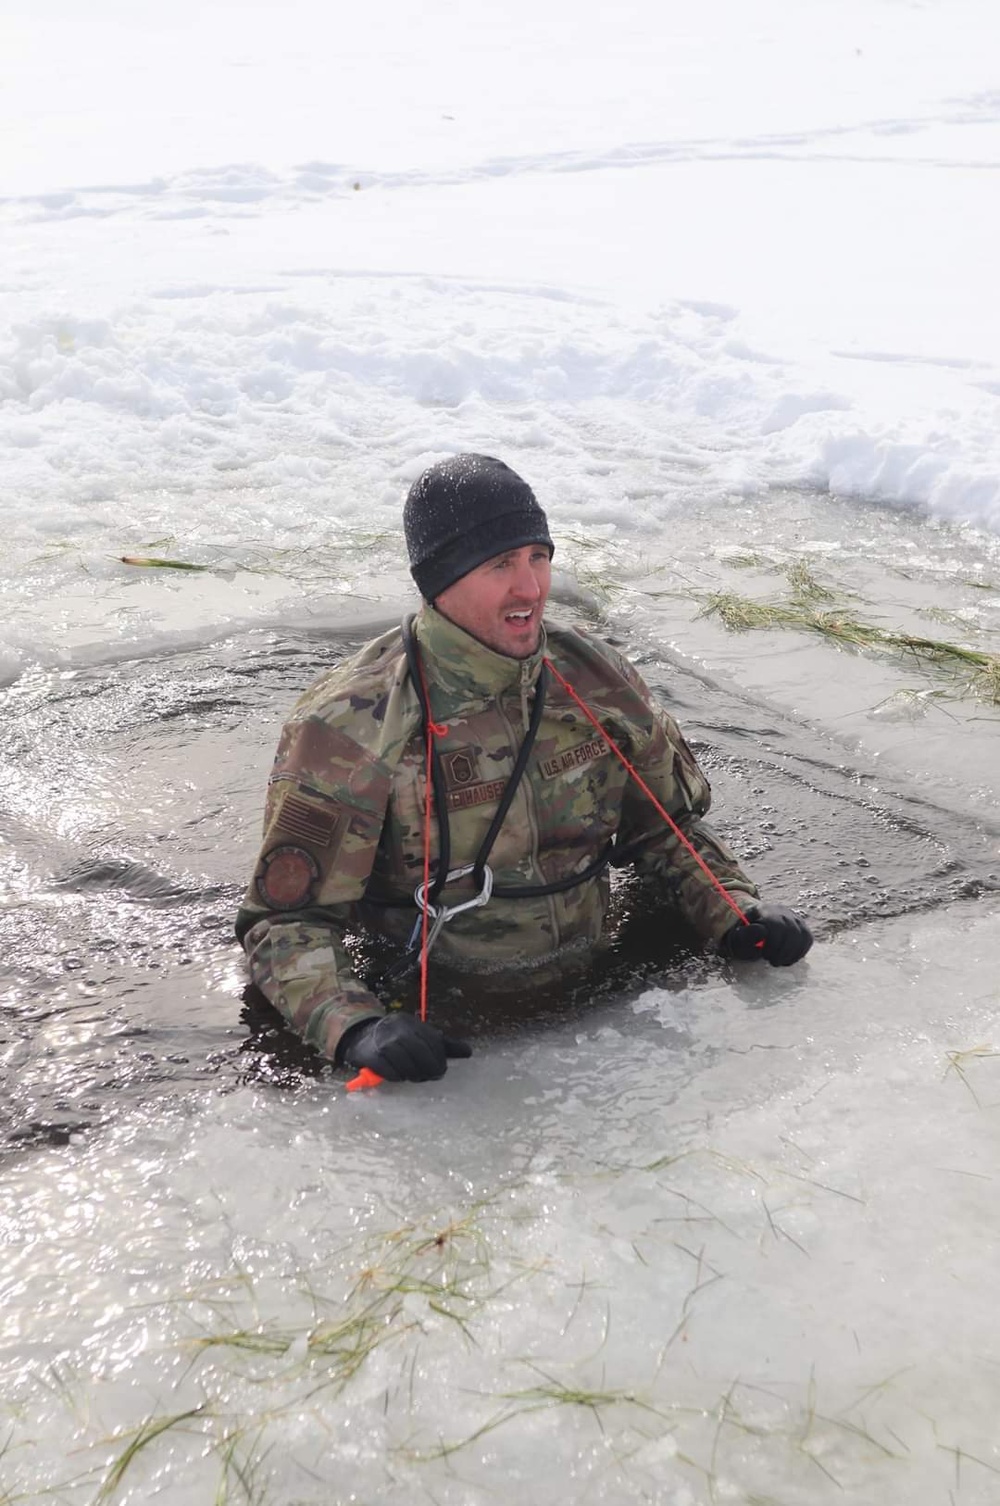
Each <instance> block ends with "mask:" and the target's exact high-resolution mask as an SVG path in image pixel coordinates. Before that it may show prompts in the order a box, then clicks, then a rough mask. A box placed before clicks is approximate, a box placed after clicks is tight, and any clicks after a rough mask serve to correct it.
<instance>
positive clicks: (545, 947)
mask: <svg viewBox="0 0 1000 1506" xmlns="http://www.w3.org/2000/svg"><path fill="white" fill-rule="evenodd" d="M415 636H416V641H417V643H418V645H419V653H420V659H421V662H422V664H423V666H424V672H425V675H426V682H427V687H428V693H429V699H430V709H431V714H432V717H433V719H434V722H435V724H436V725H437V727H438V735H437V737H436V741H437V746H438V750H439V753H440V757H441V765H442V770H443V774H444V786H445V789H446V792H447V793H446V799H447V806H448V818H449V825H450V835H451V859H450V868H451V869H452V870H454V869H456V868H461V867H465V866H466V865H469V864H472V863H473V862H474V860H475V858H476V856H477V854H478V852H479V849H480V846H481V844H482V842H483V839H484V837H485V835H486V833H487V831H488V829H489V826H490V823H491V820H492V818H493V815H494V813H495V812H496V808H497V804H498V802H499V800H500V798H501V796H502V794H503V791H504V789H505V787H506V784H507V780H508V778H509V776H510V774H511V771H512V769H513V766H514V762H515V759H516V757H517V753H518V749H519V747H520V745H521V743H522V741H523V739H524V737H525V734H526V732H527V728H528V725H529V716H530V711H531V707H532V705H533V702H534V696H535V687H536V684H537V682H538V677H539V672H540V669H541V665H542V659H543V656H546V655H547V656H548V657H549V658H550V659H551V661H552V663H553V665H554V666H555V667H556V669H558V670H559V672H560V674H561V675H563V676H564V677H565V678H566V680H567V681H568V683H569V684H570V685H572V686H573V688H574V689H575V690H576V692H577V694H578V695H580V696H581V697H582V699H583V701H584V702H585V703H586V705H587V706H589V707H590V709H591V711H592V712H593V713H594V715H595V716H596V717H597V718H598V720H599V721H600V722H601V725H602V726H603V727H605V728H606V729H607V731H608V733H609V735H610V736H611V737H612V738H613V739H614V740H615V742H617V744H618V746H619V747H620V748H621V749H622V751H623V753H624V754H625V755H626V757H627V758H629V759H630V760H631V761H632V762H633V764H634V765H635V766H636V768H637V769H638V770H639V772H640V773H641V774H642V777H643V779H644V780H645V781H646V783H647V784H648V785H649V786H650V788H651V789H652V790H653V792H654V793H655V794H656V796H657V798H658V799H659V800H660V801H661V802H662V804H663V805H664V807H665V809H666V810H667V811H669V812H670V814H671V816H672V817H673V818H674V819H675V820H676V821H677V823H678V825H679V826H680V827H681V829H682V830H683V831H684V833H685V835H686V836H687V837H688V839H689V840H690V841H691V842H692V843H693V845H694V846H695V848H696V849H697V851H698V852H699V853H700V854H701V856H702V857H703V858H704V859H705V861H706V862H707V863H708V865H709V867H710V868H711V869H712V871H713V872H714V873H715V874H716V875H717V876H718V878H719V879H720V880H721V882H722V884H723V885H724V886H725V887H726V888H727V889H728V890H729V891H730V892H732V893H733V895H734V897H735V899H736V901H737V903H738V904H740V905H741V906H745V904H746V903H747V902H748V901H749V900H750V899H752V898H753V897H755V896H756V894H757V891H756V889H755V887H754V885H753V884H752V883H751V881H750V880H749V879H748V878H747V877H746V875H745V874H744V873H743V872H742V871H741V869H740V868H739V866H738V864H737V863H736V860H735V858H734V857H733V855H732V854H731V853H730V852H729V851H728V850H727V849H726V847H725V846H723V844H722V843H721V842H720V841H719V839H718V838H717V837H716V836H714V835H713V833H712V832H711V831H710V830H709V829H708V828H707V827H706V826H705V825H703V823H702V822H701V820H700V819H699V818H700V817H701V816H702V815H704V813H705V812H706V811H707V810H708V806H709V801H710V791H709V786H708V781H707V780H706V779H705V776H704V775H703V773H702V772H701V770H700V768H699V767H698V764H697V762H696V761H695V758H694V755H693V754H692V752H691V750H690V748H689V747H688V745H687V743H686V742H685V741H684V738H683V737H682V735H681V733H680V731H679V729H678V727H677V725H676V723H675V722H674V721H673V719H672V718H671V717H670V716H669V715H668V714H667V713H666V712H665V711H664V710H663V708H662V707H660V706H658V705H656V703H655V702H654V701H653V699H652V697H651V695H650V692H649V691H648V689H647V688H646V686H645V685H644V684H643V681H642V680H641V678H640V677H639V675H638V674H637V673H636V672H635V670H634V669H633V668H632V667H631V665H630V664H628V662H627V661H626V660H625V659H623V658H622V657H621V655H619V654H617V653H616V652H615V651H614V649H612V648H610V647H609V646H608V645H607V644H604V643H602V642H600V641H598V640H596V639H594V638H591V637H589V636H586V635H584V634H583V633H581V632H578V631H577V630H575V629H569V630H567V629H553V628H549V629H548V631H547V632H546V633H545V634H543V641H542V644H541V646H540V647H539V649H538V651H537V652H536V653H535V654H534V655H533V656H532V657H531V658H530V659H524V660H518V659H512V658H508V657H507V656H506V655H503V654H497V653H494V652H493V651H492V650H491V649H488V648H486V647H485V646H484V645H483V644H481V643H479V642H478V641H477V640H476V639H474V638H472V637H471V636H470V635H469V634H468V633H466V632H465V631H463V629H461V628H459V627H456V626H455V625H454V624H453V623H451V622H449V621H448V619H447V618H445V617H443V616H442V615H441V614H440V613H439V612H437V611H436V610H435V609H434V608H433V607H428V606H425V607H424V608H423V609H422V611H421V612H420V614H419V615H418V617H417V619H416V622H415ZM442 729H443V735H442ZM425 774H426V751H425V741H424V734H423V724H422V716H421V709H420V703H419V699H418V695H417V692H416V689H415V687H414V684H413V680H412V676H411V674H410V673H409V669H408V664H407V659H406V655H405V653H404V649H403V643H402V637H401V633H400V630H399V629H398V628H396V629H394V630H393V631H391V632H389V633H386V634H384V635H383V636H382V637H380V638H377V639H376V640H375V641H374V642H372V643H370V644H368V645H367V646H366V647H365V648H363V649H362V650H361V651H360V653H358V654H356V655H355V656H354V657H353V658H351V659H349V660H347V661H345V662H344V663H343V664H340V665H338V666H337V667H336V668H335V669H333V670H331V671H330V673H329V674H327V675H325V676H324V677H323V678H322V679H321V680H319V681H318V682H317V683H316V684H315V685H313V686H312V687H311V689H309V690H308V691H307V692H306V694H305V695H304V696H303V697H302V699H301V700H300V701H299V703H298V705H297V706H296V707H295V710H294V711H293V713H292V716H291V718H290V720H289V721H288V723H287V724H286V726H285V727H284V729H283V731H282V734H281V739H280V741H279V744H278V751H277V755H276V757H275V762H274V768H273V771H272V774H271V779H270V783H269V786H268V797H267V807H266V811H265V817H264V840H263V844H262V847H261V852H260V858H259V860H258V863H257V868H256V872H255V875H254V878H253V881H252V883H251V885H250V888H249V889H248V891H247V893H246V895H245V897H244V900H243V905H242V908H241V910H240V913H239V916H238V918H237V934H238V935H239V936H240V939H241V940H242V942H243V945H244V947H245V949H246V952H247V956H248V958H249V963H250V971H251V975H252V977H253V981H254V982H255V983H256V985H257V986H258V988H260V990H261V991H262V992H263V993H264V994H265V996H266V997H267V998H268V999H269V1000H270V1002H271V1003H272V1004H273V1005H275V1006H276V1007H277V1008H278V1009H279V1010H280V1011H281V1012H282V1014H284V1015H285V1017H286V1018H287V1019H288V1020H289V1022H290V1023H291V1025H292V1026H293V1027H294V1029H295V1030H297V1031H298V1032H299V1033H300V1034H301V1035H302V1036H303V1037H304V1038H305V1039H306V1040H307V1041H308V1042H310V1043H311V1044H312V1045H313V1046H315V1047H316V1048H317V1049H318V1050H319V1051H320V1052H322V1053H323V1054H324V1055H325V1056H328V1057H331V1058H333V1057H335V1055H336V1049H337V1043H338V1041H339V1040H340V1038H341V1036H342V1035H343V1033H344V1031H345V1030H346V1029H348V1027H349V1026H351V1025H354V1024H356V1023H357V1022H358V1021H360V1020H363V1019H366V1018H369V1017H372V1016H377V1015H380V1014H382V1013H383V1009H382V1005H381V1004H380V1003H379V1001H378V999H376V997H375V996H374V995H373V994H372V993H371V992H370V991H369V990H368V989H367V988H365V987H364V986H363V985H362V984H361V982H360V981H359V980H358V979H357V978H356V977H355V976H354V974H353V972H352V970H351V963H350V960H349V958H348V955H347V953H346V951H345V948H344V934H345V931H347V930H357V929H361V930H364V931H367V932H370V933H376V934H379V935H382V936H384V937H387V938H389V939H390V940H391V941H394V942H397V943H398V944H399V946H400V947H405V945H406V943H407V941H408V939H409V936H410V933H411V931H412V929H413V923H414V918H415V916H416V914H417V911H416V908H415V906H414V904H413V895H414V890H415V888H416V886H417V885H418V884H419V883H420V882H421V879H422V877H423V840H424V811H425V802H426V783H425ZM431 836H432V862H433V858H434V855H435V854H436V852H437V840H436V839H437V838H438V836H439V828H438V824H437V822H436V821H435V822H434V823H433V824H432V831H431ZM611 839H614V842H615V844H616V846H617V847H618V848H619V849H621V848H622V847H625V846H630V845H631V844H633V843H640V844H641V845H640V847H639V850H638V851H637V852H636V854H635V856H634V858H633V859H632V861H633V863H634V867H635V869H636V870H637V871H638V872H640V873H643V874H647V875H655V876H656V877H658V878H659V879H660V880H662V881H664V882H665V883H666V885H667V886H668V887H669V889H670V891H671V892H672V895H673V898H674V900H675V902H676V905H677V907H678V910H679V912H680V914H681V915H682V916H683V917H684V918H685V919H686V920H687V921H688V922H689V923H690V924H691V925H692V926H693V927H694V929H695V930H696V931H697V932H698V933H699V934H700V935H702V936H703V937H705V938H706V939H713V940H717V939H718V938H719V937H721V936H722V935H723V933H724V932H725V931H727V930H728V929H729V927H730V926H731V925H732V924H733V923H734V915H733V911H732V909H731V908H730V906H729V905H727V904H726V902H725V900H724V899H723V897H722V896H721V895H720V894H719V893H718V892H717V890H716V889H715V888H714V886H713V885H712V884H710V882H709V880H708V879H707V878H706V876H705V874H704V873H703V872H702V871H701V870H700V868H699V867H698V865H697V864H696V863H695V861H694V859H693V858H692V857H691V855H690V853H688V852H686V851H685V849H684V847H683V846H682V845H681V843H680V842H679V841H678V839H677V837H676V836H675V835H674V834H673V833H672V832H671V831H669V829H667V828H666V827H665V826H664V823H663V820H662V817H660V816H659V815H657V813H656V811H655V809H654V808H653V806H652V805H651V804H650V802H649V800H648V798H647V797H646V796H645V795H644V794H643V792H642V791H641V790H640V789H639V787H638V786H637V785H636V784H635V782H634V781H633V780H631V779H630V778H629V776H628V774H627V772H626V771H625V769H624V768H623V766H622V765H621V763H620V762H619V761H618V759H617V758H615V756H614V755H613V754H612V753H611V752H610V750H609V749H608V747H607V744H606V743H605V742H604V741H603V739H602V738H600V737H599V735H598V733H597V731H596V729H595V728H594V727H593V726H592V725H591V724H590V723H589V722H588V721H587V720H586V718H585V717H584V715H583V712H582V711H581V710H580V709H579V708H578V707H577V706H576V705H575V704H574V703H573V701H572V700H571V699H570V697H569V695H568V694H567V693H566V691H565V690H564V689H563V688H562V686H560V685H559V684H558V682H557V681H555V679H554V678H553V677H551V676H550V677H549V683H548V686H547V692H546V698H545V707H544V712H543V715H542V717H541V722H540V725H539V727H538V731H537V736H536V739H535V743H534V746H533V748H532V750H531V758H530V760H529V763H528V767H527V769H526V771H525V773H524V777H523V778H522V779H521V781H520V783H519V785H518V787H517V791H516V794H515V796H514V800H513V804H512V806H511V808H510V810H509V812H508V814H507V817H506V820H505V821H504V823H503V825H502V827H501V829H500V832H499V835H498V836H497V838H496V841H495V844H494V846H493V848H492V851H491V853H490V856H489V864H490V867H491V869H492V870H493V873H494V875H495V881H496V885H497V887H498V888H500V889H520V888H538V887H544V886H548V885H550V884H553V883H556V882H558V881H560V880H564V879H567V878H570V877H572V876H573V875H575V874H579V873H582V872H584V870H586V869H587V868H589V867H590V866H591V865H593V864H594V862H595V859H596V858H598V857H599V855H600V853H601V852H602V850H603V849H604V848H605V847H606V846H607V844H608V843H609V841H610V840H611ZM643 839H647V840H643ZM432 872H433V867H432ZM475 892H476V891H475V889H474V888H473V887H472V885H471V880H470V879H465V880H458V881H456V882H455V883H453V884H450V885H449V886H448V887H447V889H445V890H444V891H443V894H442V896H441V898H442V900H443V901H444V902H445V903H447V904H448V905H454V904H457V903H459V902H460V901H462V900H464V899H468V898H470V897H471V896H472V895H473V894H474V893H475ZM608 899H609V881H608V876H607V873H606V872H604V873H602V874H601V875H600V876H598V877H594V878H591V879H589V880H586V881H584V882H583V883H580V884H578V885H576V886H574V887H571V888H567V889H565V890H564V891H562V892H557V893H548V894H545V895H541V896H536V897H534V898H531V897H515V898H505V897H501V896H499V895H494V896H493V898H491V899H490V901H489V903H488V904H487V905H486V906H485V907H483V908H481V909H474V910H470V911H467V912H465V913H464V914H460V915H456V916H455V918H454V919H453V920H451V921H450V922H449V923H448V924H447V925H446V926H444V927H443V929H442V931H441V933H440V935H439V937H438V939H437V941H436V943H435V949H434V958H435V960H436V961H438V962H443V963H445V964H446V965H447V966H449V967H451V968H456V969H459V970H475V969H476V967H477V966H481V965H482V963H483V960H484V959H486V958H488V959H489V963H490V966H491V967H492V968H494V969H495V968H496V966H497V965H498V964H505V963H509V964H510V965H511V966H512V967H514V966H517V967H524V966H525V965H528V966H531V965H533V964H534V965H537V966H541V965H543V964H544V963H546V962H547V961H550V960H551V959H552V958H553V957H556V958H557V957H558V956H559V955H560V954H561V953H563V952H564V951H574V952H579V951H580V950H581V949H583V950H584V951H586V949H589V948H593V947H595V946H596V945H597V944H598V942H599V940H600V937H601V933H602V929H603V926H604V921H605V916H606V914H607V909H608ZM393 902H395V903H393Z"/></svg>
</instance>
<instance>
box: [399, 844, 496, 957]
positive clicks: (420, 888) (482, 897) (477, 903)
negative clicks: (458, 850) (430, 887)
mask: <svg viewBox="0 0 1000 1506" xmlns="http://www.w3.org/2000/svg"><path fill="white" fill-rule="evenodd" d="M475 866H476V865H475V863H469V864H468V865H467V866H466V867H465V868H453V869H452V870H451V872H450V873H449V874H448V877H447V878H446V879H445V884H451V883H454V882H455V881H456V880H457V879H462V878H467V877H468V876H469V874H470V873H472V872H473V870H474V869H475ZM425 893H426V887H425V885H424V884H418V885H417V887H416V889H414V891H413V899H414V902H415V904H416V906H417V912H418V913H417V919H416V923H415V925H414V927H413V933H412V935H411V936H410V941H409V946H408V948H407V950H408V951H412V950H413V949H414V948H415V947H416V946H417V944H418V942H419V940H420V932H421V929H422V927H423V923H424V910H425V909H426V911H427V914H428V915H429V916H430V919H431V927H430V930H429V931H428V933H427V950H428V951H430V949H431V947H432V946H433V945H434V943H435V941H437V939H438V936H439V935H440V933H441V929H442V927H443V926H445V925H447V923H448V921H449V920H453V919H454V918H455V916H456V915H461V914H462V912H463V910H478V909H479V908H480V907H481V906H482V905H488V904H489V902H490V900H491V898H492V897H493V869H492V868H491V867H490V865H489V863H484V864H483V887H482V888H481V889H480V891H479V893H478V894H475V895H473V897H472V899H466V900H463V901H462V903H461V904H459V905H432V904H431V902H430V900H427V901H426V904H425V900H424V895H425Z"/></svg>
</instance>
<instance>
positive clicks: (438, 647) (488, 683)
mask: <svg viewBox="0 0 1000 1506" xmlns="http://www.w3.org/2000/svg"><path fill="white" fill-rule="evenodd" d="M414 627H415V630H416V635H417V642H418V643H419V645H420V649H421V652H422V654H423V656H424V662H425V665H426V669H427V678H428V681H429V682H431V683H433V684H436V685H440V686H441V688H442V690H444V691H445V692H446V693H448V694H449V695H456V696H459V697H461V698H462V699H464V700H470V701H487V700H491V699H492V698H493V697H494V696H496V695H501V694H502V693H503V692H504V691H508V690H520V689H521V688H522V687H529V686H532V685H534V683H535V681H536V680H537V679H538V675H539V671H540V670H541V667H542V659H543V657H544V655H545V650H546V637H545V625H544V623H543V624H542V635H541V641H540V642H539V645H538V648H537V649H536V650H535V652H534V653H533V654H532V655H531V658H530V659H512V658H510V657H509V656H508V655H507V654H498V653H496V652H495V651H494V650H493V649H491V648H487V647H486V645H485V644H484V643H480V642H479V639H478V638H473V636H472V634H471V633H467V632H466V631H465V629H464V628H460V627H457V626H456V625H455V623H453V622H449V620H448V618H447V617H444V616H442V614H441V613H440V612H439V611H437V610H436V608H434V607H432V606H429V605H428V604H427V603H425V604H424V606H423V607H422V608H421V610H420V612H419V613H418V614H417V620H416V622H415V624H414Z"/></svg>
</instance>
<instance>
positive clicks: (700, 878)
mask: <svg viewBox="0 0 1000 1506" xmlns="http://www.w3.org/2000/svg"><path fill="white" fill-rule="evenodd" d="M632 676H634V679H633V686H634V688H637V689H638V690H640V692H645V694H644V697H643V699H644V700H645V702H646V707H647V710H648V712H649V718H648V720H646V721H645V723H644V725H643V726H642V727H641V728H640V729H637V735H635V736H634V740H633V746H634V749H635V754H636V767H637V769H638V771H639V773H640V774H641V775H642V777H643V779H644V781H645V782H646V784H648V786H649V788H650V789H651V790H652V792H653V794H654V795H655V796H656V797H657V799H658V800H659V801H660V803H661V804H662V805H663V807H664V809H665V810H666V811H667V813H668V815H670V816H671V817H672V818H673V820H674V821H675V822H676V823H677V826H678V827H679V829H680V831H681V832H682V833H683V834H684V836H685V837H686V838H687V840H688V841H689V842H690V844H691V846H692V847H693V848H694V850H695V852H696V853H697V854H698V857H700V858H701V859H702V861H703V862H704V863H705V864H706V865H707V867H708V868H709V869H710V870H711V872H712V873H713V874H714V875H715V878H716V879H718V881H719V884H721V886H722V887H723V889H725V890H726V891H727V892H728V893H729V894H731V895H732V896H733V899H734V901H735V902H736V904H737V905H738V906H739V907H740V909H745V908H746V906H747V904H748V903H750V901H752V900H754V899H756V898H757V897H758V895H757V888H756V885H755V884H754V883H753V880H752V879H750V878H748V876H747V875H746V874H745V873H744V872H743V869H742V868H741V867H740V865H739V863H738V862H737V860H736V857H735V856H734V854H733V853H732V852H731V851H730V850H729V848H728V847H727V846H726V844H725V843H724V842H723V841H722V839H721V838H720V837H718V836H717V835H716V833H715V832H714V831H713V830H712V828H711V827H710V826H709V825H708V824H707V823H706V822H705V821H704V819H703V817H704V816H705V814H706V813H707V811H708V809H709V806H710V804H711V800H712V791H711V787H710V785H709V782H708V780H707V779H706V777H705V775H704V773H703V771H702V770H701V768H700V767H699V765H698V761H697V759H696V758H695V756H694V754H693V753H692V751H691V749H690V747H689V746H688V744H687V742H686V741H685V739H684V736H683V734H682V733H681V730H680V728H679V727H678V725H677V723H676V722H675V721H674V719H673V717H672V716H670V715H669V713H668V712H666V711H665V710H664V709H663V707H662V706H658V705H657V704H656V702H655V701H654V700H653V698H652V696H651V694H650V692H649V691H648V690H647V689H646V687H645V685H644V684H643V682H642V681H641V679H640V678H639V676H638V675H636V674H635V671H634V670H633V671H632ZM643 839H646V840H645V841H644V840H643ZM619 841H620V842H621V843H624V844H628V843H631V842H635V841H638V842H641V843H642V845H641V846H640V848H639V851H638V853H637V855H636V857H635V858H634V859H633V863H634V867H635V870H636V872H637V873H639V874H642V875H644V876H647V877H651V878H655V879H656V880H657V882H658V884H659V885H661V886H663V887H664V888H666V889H667V890H668V891H669V892H670V893H671V894H672V895H673V897H674V901H675V903H676V905H677V907H678V909H679V911H680V913H681V914H682V915H683V916H684V918H685V920H687V921H688V923H689V924H690V925H691V926H692V927H693V928H694V930H696V931H697V932H698V934H699V935H700V936H703V937H705V939H706V940H711V941H718V940H719V939H720V938H721V937H722V936H724V935H725V933H726V931H728V930H729V928H730V927H731V926H732V925H734V924H735V923H736V921H737V919H738V916H737V915H736V913H735V911H734V910H733V909H732V907H731V906H730V904H729V903H728V902H727V901H726V899H725V897H724V896H723V895H722V894H720V893H719V890H718V888H717V887H716V886H715V884H713V882H712V880H711V879H710V878H709V877H708V875H707V874H706V873H705V871H704V869H703V868H702V867H701V865H700V864H699V863H698V861H697V859H696V858H695V857H693V856H692V854H691V853H690V852H689V851H688V849H687V848H686V847H685V845H684V843H683V842H682V841H681V840H680V838H679V837H677V835H676V834H675V833H674V832H673V831H671V829H670V828H669V827H668V826H666V825H665V824H664V821H663V818H662V817H661V816H660V815H659V814H658V813H657V811H656V809H655V807H654V806H653V804H652V803H651V801H650V800H649V798H648V797H647V796H646V795H645V794H644V793H643V791H642V790H641V789H640V788H639V786H638V785H637V784H636V783H635V782H634V781H633V780H630V781H629V785H628V789H627V792H626V795H625V799H624V802H623V807H622V824H621V828H620V830H619Z"/></svg>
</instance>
